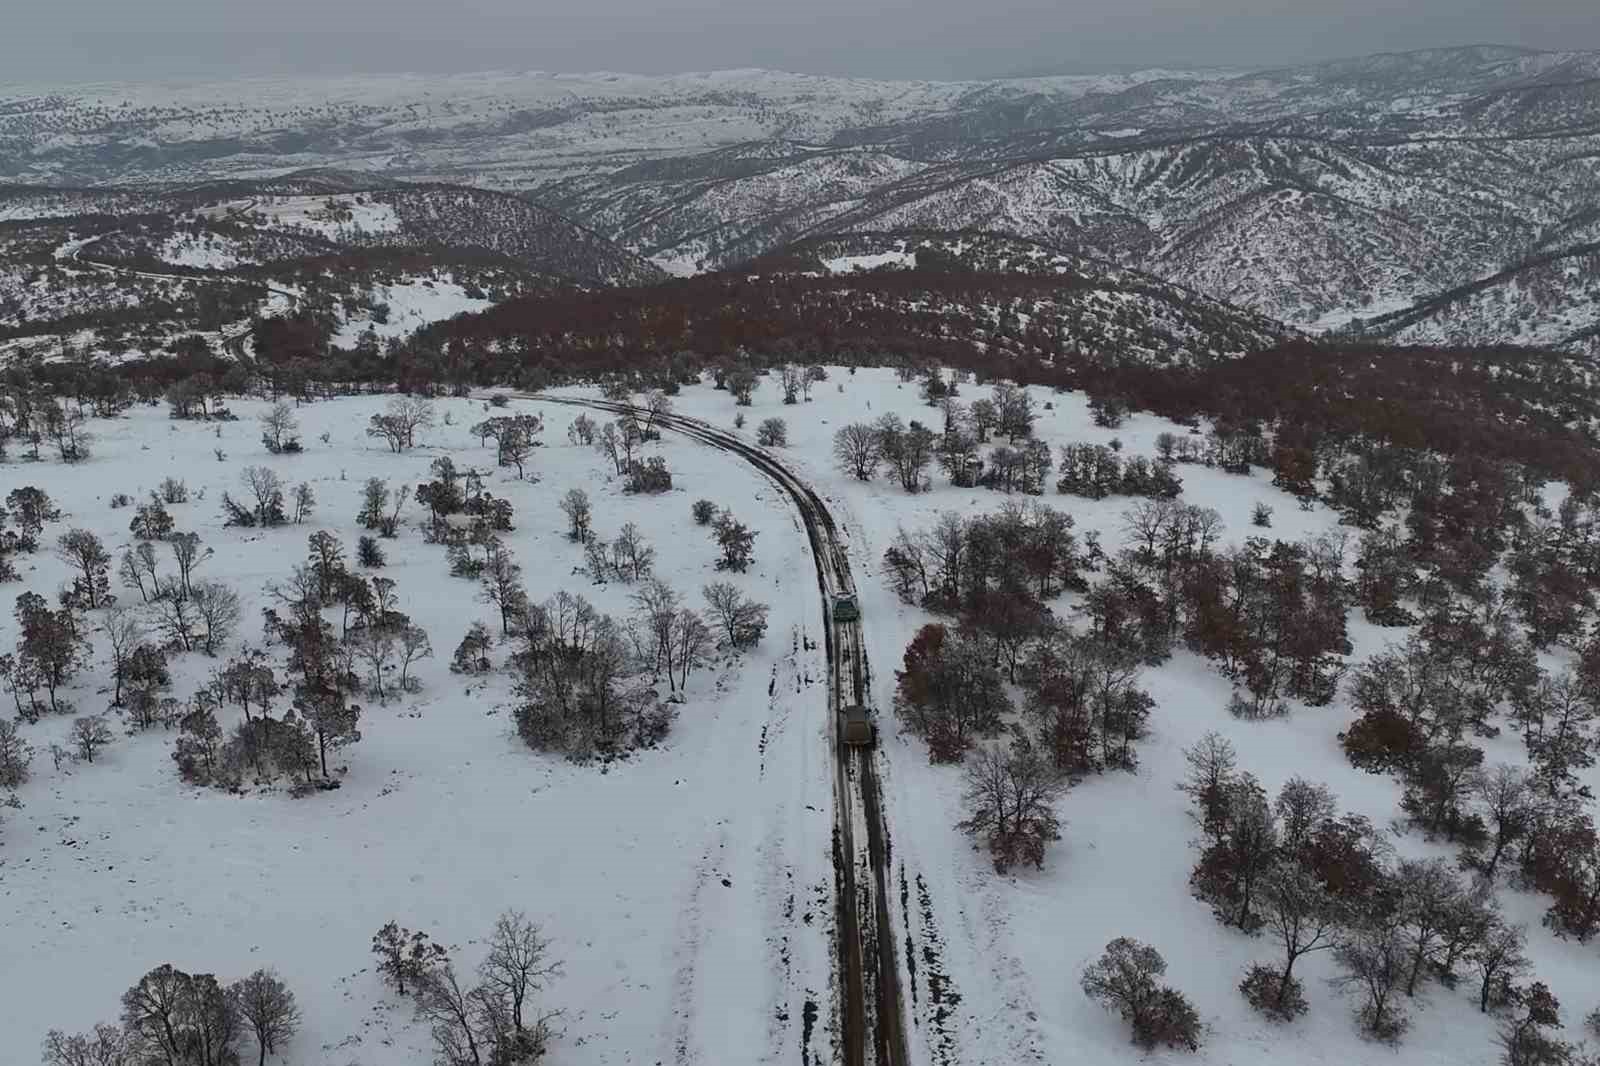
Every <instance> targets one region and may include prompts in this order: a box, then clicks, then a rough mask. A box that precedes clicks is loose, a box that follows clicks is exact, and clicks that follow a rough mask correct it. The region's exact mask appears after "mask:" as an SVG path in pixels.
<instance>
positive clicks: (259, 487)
mask: <svg viewBox="0 0 1600 1066" xmlns="http://www.w3.org/2000/svg"><path fill="white" fill-rule="evenodd" d="M239 480H240V482H241V483H242V484H243V485H244V487H245V488H247V489H249V490H250V495H251V497H252V499H254V500H255V507H254V508H253V509H252V510H251V512H249V515H250V517H251V518H252V519H253V520H254V523H255V524H256V525H260V526H267V527H271V526H281V525H283V523H284V522H286V521H288V516H287V515H286V514H285V513H284V510H283V479H282V478H281V477H279V476H278V474H277V471H275V470H270V469H268V468H267V467H264V466H247V467H245V468H244V469H243V470H241V471H239ZM227 505H228V499H227V494H226V493H224V494H223V506H224V507H227Z"/></svg>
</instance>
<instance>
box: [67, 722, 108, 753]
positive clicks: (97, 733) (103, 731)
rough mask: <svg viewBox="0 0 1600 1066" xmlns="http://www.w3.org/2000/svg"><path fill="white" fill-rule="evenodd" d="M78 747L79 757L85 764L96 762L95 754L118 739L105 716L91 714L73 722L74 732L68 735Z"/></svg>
mask: <svg viewBox="0 0 1600 1066" xmlns="http://www.w3.org/2000/svg"><path fill="white" fill-rule="evenodd" d="M67 735H68V736H69V737H71V738H72V742H73V743H74V744H76V745H77V746H78V757H79V758H80V759H82V760H83V761H84V762H89V763H92V762H94V753H95V752H97V751H99V750H100V749H101V748H103V747H105V746H106V745H107V744H109V743H111V742H112V741H113V740H115V739H116V736H115V734H113V733H112V732H111V726H110V725H109V724H107V722H106V719H105V715H103V714H91V715H88V716H86V717H83V718H74V719H73V720H72V731H71V732H70V733H68V734H67Z"/></svg>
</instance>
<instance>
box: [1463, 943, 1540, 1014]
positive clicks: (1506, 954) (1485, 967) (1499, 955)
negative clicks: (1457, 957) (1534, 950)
mask: <svg viewBox="0 0 1600 1066" xmlns="http://www.w3.org/2000/svg"><path fill="white" fill-rule="evenodd" d="M1527 946H1528V934H1527V931H1526V930H1525V929H1523V927H1522V926H1520V925H1506V924H1505V923H1504V922H1495V923H1494V924H1493V925H1492V926H1491V927H1490V929H1489V930H1488V933H1487V934H1486V935H1485V936H1484V938H1483V939H1482V940H1481V941H1479V942H1478V943H1477V944H1476V945H1475V946H1474V947H1473V949H1472V951H1471V953H1470V954H1469V956H1468V957H1469V958H1470V959H1471V960H1472V965H1473V968H1474V969H1476V970H1477V971H1478V1010H1479V1011H1481V1012H1483V1013H1485V1014H1487V1013H1488V1012H1489V1008H1490V1007H1493V1006H1499V1005H1501V1004H1504V1003H1505V1002H1507V1001H1508V1000H1509V999H1510V998H1511V989H1512V987H1513V985H1514V984H1515V982H1516V979H1517V978H1518V977H1520V976H1522V975H1523V974H1525V973H1527V972H1528V971H1529V970H1531V969H1532V968H1533V963H1532V961H1531V960H1529V958H1528V956H1527V954H1526V949H1527Z"/></svg>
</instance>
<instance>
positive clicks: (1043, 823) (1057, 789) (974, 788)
mask: <svg viewBox="0 0 1600 1066" xmlns="http://www.w3.org/2000/svg"><path fill="white" fill-rule="evenodd" d="M1064 792H1066V783H1065V781H1064V780H1063V778H1062V777H1061V775H1060V774H1059V773H1058V772H1057V771H1056V770H1055V768H1054V767H1053V766H1051V765H1050V763H1049V761H1048V760H1046V759H1042V758H1040V757H1039V755H1038V754H1037V753H1036V752H1035V751H1034V750H1033V749H1032V747H1031V746H1029V745H1027V744H1025V743H1021V742H1018V743H1016V744H1015V745H1014V746H1013V747H1012V749H1011V750H1010V751H1007V750H1006V749H1005V747H1004V746H1002V745H998V744H986V745H984V746H983V747H982V748H980V749H979V750H978V753H977V755H976V756H975V757H974V759H973V760H972V762H971V763H970V764H968V766H967V791H966V794H965V796H964V804H965V809H966V812H967V817H966V818H965V819H964V820H963V821H961V822H960V823H958V824H957V828H959V829H961V830H962V831H963V832H965V833H967V834H968V835H970V836H983V837H985V838H986V839H987V842H988V845H989V852H990V854H991V855H993V856H994V868H995V871H996V872H997V873H1005V872H1006V870H1008V869H1010V868H1011V867H1012V866H1014V865H1016V864H1017V863H1019V862H1024V861H1026V862H1031V863H1033V864H1034V866H1035V867H1038V868H1040V869H1043V868H1044V849H1045V847H1046V846H1047V845H1048V844H1049V843H1050V842H1051V841H1053V840H1060V839H1061V823H1060V821H1059V819H1057V817H1056V812H1055V806H1054V805H1055V801H1056V799H1058V798H1059V797H1060V796H1061V795H1062V794H1063V793H1064Z"/></svg>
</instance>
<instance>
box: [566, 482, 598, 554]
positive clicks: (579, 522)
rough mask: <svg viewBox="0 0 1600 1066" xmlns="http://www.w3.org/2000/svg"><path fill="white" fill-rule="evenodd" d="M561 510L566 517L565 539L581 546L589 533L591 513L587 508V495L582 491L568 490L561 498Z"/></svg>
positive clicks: (588, 507)
mask: <svg viewBox="0 0 1600 1066" xmlns="http://www.w3.org/2000/svg"><path fill="white" fill-rule="evenodd" d="M561 510H562V513H564V514H565V515H566V516H567V523H568V524H567V539H568V540H573V541H577V542H578V543H580V544H581V543H582V542H583V541H584V539H585V538H586V537H587V535H588V533H589V521H590V516H591V515H592V513H593V511H592V509H591V508H590V506H589V494H588V493H587V492H584V491H583V490H582V489H568V490H567V494H566V495H565V496H563V497H561Z"/></svg>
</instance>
